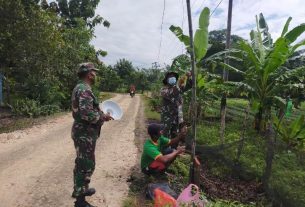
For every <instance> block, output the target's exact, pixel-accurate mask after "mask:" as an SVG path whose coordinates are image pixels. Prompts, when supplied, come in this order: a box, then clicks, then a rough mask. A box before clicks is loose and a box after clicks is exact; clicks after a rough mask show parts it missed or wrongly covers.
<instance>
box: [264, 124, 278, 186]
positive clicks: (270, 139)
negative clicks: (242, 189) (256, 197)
mask: <svg viewBox="0 0 305 207" xmlns="http://www.w3.org/2000/svg"><path fill="white" fill-rule="evenodd" d="M274 140H275V133H274V130H273V128H272V123H270V122H269V123H268V127H267V131H266V142H267V152H266V158H265V162H266V168H265V172H264V174H263V186H264V189H265V191H267V190H268V183H269V179H270V177H271V172H272V163H273V157H274V150H275V141H274Z"/></svg>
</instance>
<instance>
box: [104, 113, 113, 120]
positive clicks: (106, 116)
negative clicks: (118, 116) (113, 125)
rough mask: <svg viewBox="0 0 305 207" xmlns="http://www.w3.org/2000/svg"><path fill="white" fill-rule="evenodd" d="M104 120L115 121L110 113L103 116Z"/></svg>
mask: <svg viewBox="0 0 305 207" xmlns="http://www.w3.org/2000/svg"><path fill="white" fill-rule="evenodd" d="M103 119H104V121H110V120H113V118H112V116H110V114H109V113H108V114H105V115H104V116H103Z"/></svg>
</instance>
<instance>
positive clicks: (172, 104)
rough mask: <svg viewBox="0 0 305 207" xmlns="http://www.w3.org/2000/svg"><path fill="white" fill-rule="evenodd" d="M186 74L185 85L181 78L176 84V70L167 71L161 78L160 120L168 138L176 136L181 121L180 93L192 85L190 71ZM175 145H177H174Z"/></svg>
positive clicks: (181, 101)
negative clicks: (162, 85)
mask: <svg viewBox="0 0 305 207" xmlns="http://www.w3.org/2000/svg"><path fill="white" fill-rule="evenodd" d="M186 76H187V81H186V84H185V85H183V81H181V80H179V83H178V85H177V82H178V78H179V75H178V73H176V72H167V73H166V74H165V77H164V79H163V84H164V87H163V88H162V89H161V96H162V108H161V121H162V123H163V124H164V129H163V134H164V136H166V137H168V138H170V139H172V138H174V137H176V136H177V134H178V132H179V124H181V123H182V122H183V113H182V103H183V99H182V94H183V93H184V92H185V91H187V90H189V89H190V88H191V87H192V80H191V79H190V76H191V73H190V72H188V73H187V74H186ZM176 147H177V145H175V146H174V148H176Z"/></svg>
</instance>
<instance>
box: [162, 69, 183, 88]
mask: <svg viewBox="0 0 305 207" xmlns="http://www.w3.org/2000/svg"><path fill="white" fill-rule="evenodd" d="M170 75H174V76H175V77H176V79H177V80H178V78H179V74H178V73H176V72H174V71H169V72H167V73H165V77H164V79H163V81H162V82H163V84H164V85H167V79H168V77H169V76H170Z"/></svg>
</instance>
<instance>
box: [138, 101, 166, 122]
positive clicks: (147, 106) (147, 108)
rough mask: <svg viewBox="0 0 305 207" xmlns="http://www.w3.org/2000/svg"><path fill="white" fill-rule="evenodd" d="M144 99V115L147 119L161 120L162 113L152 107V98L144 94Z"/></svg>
mask: <svg viewBox="0 0 305 207" xmlns="http://www.w3.org/2000/svg"><path fill="white" fill-rule="evenodd" d="M141 98H142V100H143V101H144V115H145V118H146V119H147V120H156V121H161V117H160V113H158V112H156V111H154V110H153V109H152V107H151V103H150V101H151V98H149V97H148V96H145V95H142V96H141Z"/></svg>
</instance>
